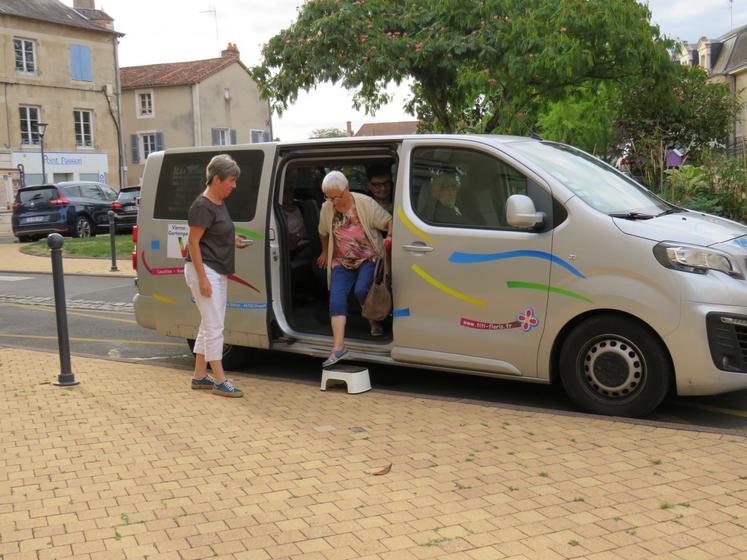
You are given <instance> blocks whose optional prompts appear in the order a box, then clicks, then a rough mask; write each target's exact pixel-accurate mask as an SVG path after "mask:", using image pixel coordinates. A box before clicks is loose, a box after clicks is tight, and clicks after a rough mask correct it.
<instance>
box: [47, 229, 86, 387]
mask: <svg viewBox="0 0 747 560" xmlns="http://www.w3.org/2000/svg"><path fill="white" fill-rule="evenodd" d="M64 243H65V240H64V239H62V236H61V235H60V234H59V233H50V234H49V235H48V236H47V246H48V247H49V248H50V249H51V250H52V282H53V284H54V308H55V312H56V315H57V344H58V346H59V348H60V374H59V375H58V376H57V381H54V382H52V385H57V386H58V387H72V386H73V385H77V384H78V383H80V381H76V380H75V374H74V373H73V372H72V368H71V367H70V339H69V337H68V333H67V308H66V307H65V276H64V274H63V272H62V245H63V244H64Z"/></svg>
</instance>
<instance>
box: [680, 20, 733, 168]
mask: <svg viewBox="0 0 747 560" xmlns="http://www.w3.org/2000/svg"><path fill="white" fill-rule="evenodd" d="M675 59H676V60H677V61H678V62H679V63H680V64H682V65H685V66H699V67H701V68H703V69H704V70H705V71H706V72H708V74H709V80H710V81H712V82H716V83H723V84H726V85H727V86H728V87H729V89H731V91H733V92H735V93H736V94H737V95H738V96H739V98H740V101H741V105H742V111H741V113H740V115H739V116H738V118H737V120H736V122H735V123H734V128H733V130H732V132H731V134H730V135H729V145H728V146H727V147H728V149H729V152H730V153H740V154H742V153H744V152H745V151H747V25H743V26H741V27H738V28H736V29H732V30H731V31H729V32H728V33H724V34H723V35H721V36H720V37H718V38H717V39H709V38H707V37H701V38H700V39H699V40H698V42H697V43H695V44H692V43H690V44H688V43H686V42H685V43H683V44H682V45H680V49H679V51H678V52H677V53H676V58H675Z"/></svg>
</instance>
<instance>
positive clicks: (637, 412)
mask: <svg viewBox="0 0 747 560" xmlns="http://www.w3.org/2000/svg"><path fill="white" fill-rule="evenodd" d="M559 365H560V378H561V380H562V381H563V387H564V388H565V391H566V393H567V394H568V396H569V397H570V399H571V400H572V401H573V402H574V403H576V405H578V406H579V407H580V408H582V409H584V410H586V411H588V412H592V413H595V414H604V415H607V416H629V417H640V416H646V415H648V414H650V413H651V412H653V410H654V409H655V408H656V407H657V406H659V404H661V401H662V400H664V397H665V396H666V395H667V392H668V391H669V384H670V380H671V378H672V366H671V362H670V359H669V354H668V353H667V351H666V349H665V348H664V345H663V344H662V343H661V342H660V341H659V338H658V336H656V334H655V333H654V332H653V331H651V329H649V328H648V327H646V326H643V325H641V324H640V323H638V322H637V321H634V320H633V319H629V318H627V317H620V316H614V315H600V316H598V317H593V318H590V319H588V320H586V321H584V322H583V323H581V324H580V325H578V326H577V327H576V328H575V329H573V331H571V333H570V335H569V336H568V338H566V340H565V342H564V343H563V347H562V349H561V352H560V362H559Z"/></svg>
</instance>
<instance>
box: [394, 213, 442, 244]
mask: <svg viewBox="0 0 747 560" xmlns="http://www.w3.org/2000/svg"><path fill="white" fill-rule="evenodd" d="M397 215H398V216H399V219H400V220H402V223H403V224H405V227H406V228H407V229H409V230H410V231H411V232H412V233H414V234H415V235H417V236H418V237H420V238H421V239H423V240H425V241H429V242H430V243H433V238H432V237H430V236H428V235H426V234H425V233H423V232H422V231H420V230H419V229H418V228H416V227H415V225H414V224H413V223H412V222H411V221H410V218H408V217H407V216H405V213H404V212H403V211H402V208H401V207H400V208H397Z"/></svg>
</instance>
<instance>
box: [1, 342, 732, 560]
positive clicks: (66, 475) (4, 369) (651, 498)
mask: <svg viewBox="0 0 747 560" xmlns="http://www.w3.org/2000/svg"><path fill="white" fill-rule="evenodd" d="M73 371H74V372H75V373H76V377H77V378H78V379H79V380H80V381H82V383H81V385H80V386H78V387H76V388H74V389H59V388H56V387H53V386H51V385H49V384H48V382H49V381H50V380H53V379H54V378H55V376H56V375H57V373H58V372H59V362H58V357H57V356H56V355H54V354H45V353H39V352H31V351H26V350H20V349H0V374H2V375H3V377H4V379H5V383H3V385H2V388H1V389H0V391H1V393H0V402H1V403H2V407H0V447H1V448H2V453H1V454H0V558H2V559H3V560H18V559H26V558H32V559H48V558H50V559H51V558H75V559H120V558H128V559H129V558H153V559H156V558H158V559H179V560H188V559H197V558H233V559H257V560H261V559H268V558H273V559H279V558H293V559H304V560H346V559H365V560H374V559H376V560H385V559H386V560H409V559H421V558H423V559H424V558H439V559H449V560H457V559H459V560H491V559H509V558H510V559H515V560H519V559H522V560H529V559H541V560H553V559H560V558H588V559H594V560H606V559H610V560H612V559H624V560H634V559H638V558H641V559H649V558H662V559H664V558H666V559H673V560H674V559H677V560H698V559H701V558H742V559H747V552H746V551H747V505H746V503H747V438H745V437H740V436H733V435H720V434H713V433H698V432H690V431H686V430H673V429H667V428H657V427H650V426H643V425H638V424H630V423H625V422H616V421H609V420H600V419H596V418H591V417H584V416H579V417H574V416H561V415H553V414H548V413H535V412H526V411H517V410H511V409H503V408H497V407H492V406H491V407H482V406H478V405H473V404H464V403H457V402H449V401H443V400H426V399H421V398H414V397H411V396H402V395H391V394H385V393H377V392H375V391H373V392H369V393H364V394H361V395H348V394H346V393H344V392H342V391H338V390H336V391H327V392H325V393H323V392H320V391H318V390H317V389H316V388H313V387H309V386H308V385H301V384H294V383H292V382H288V381H272V380H266V379H256V378H251V377H248V376H243V377H241V378H240V379H237V382H238V384H239V385H240V386H241V387H242V388H243V389H245V390H246V391H247V396H246V397H245V398H244V399H235V400H233V399H223V398H220V397H216V396H213V395H211V394H210V393H207V392H202V391H191V390H189V388H188V380H189V374H188V373H186V372H184V371H177V370H173V369H167V368H156V367H151V366H145V365H134V364H126V363H118V362H109V361H104V360H95V359H87V358H77V357H75V358H73ZM390 464H391V470H390V471H389V472H386V473H385V474H375V473H377V472H381V471H385V470H386V469H385V467H387V466H388V465H390Z"/></svg>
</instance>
